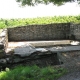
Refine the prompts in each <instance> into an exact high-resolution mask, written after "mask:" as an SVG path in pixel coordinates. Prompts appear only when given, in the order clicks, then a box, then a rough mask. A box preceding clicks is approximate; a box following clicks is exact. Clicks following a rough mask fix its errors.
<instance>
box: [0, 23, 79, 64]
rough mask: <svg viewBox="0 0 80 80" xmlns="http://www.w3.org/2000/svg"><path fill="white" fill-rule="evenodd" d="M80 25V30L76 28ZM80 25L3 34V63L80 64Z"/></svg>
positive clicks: (11, 30) (30, 28)
mask: <svg viewBox="0 0 80 80" xmlns="http://www.w3.org/2000/svg"><path fill="white" fill-rule="evenodd" d="M76 25H77V28H78V29H77V28H76V27H75V26H76ZM79 30H80V25H79V24H71V23H59V24H48V25H29V26H23V27H15V28H8V29H4V30H3V31H2V32H1V34H0V64H1V65H2V64H7V63H8V64H10V63H11V64H12V63H19V62H22V63H23V62H24V63H26V64H31V63H32V64H33V63H34V64H38V65H40V64H42V65H43V64H47V65H51V64H52V65H60V64H62V63H63V64H66V63H68V62H71V61H73V62H74V63H76V65H77V66H79V65H80V64H79V63H80V59H79V58H80V34H79Z"/></svg>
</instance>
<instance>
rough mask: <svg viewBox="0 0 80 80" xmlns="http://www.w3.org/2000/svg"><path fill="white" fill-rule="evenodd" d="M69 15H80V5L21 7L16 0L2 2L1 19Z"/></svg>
mask: <svg viewBox="0 0 80 80" xmlns="http://www.w3.org/2000/svg"><path fill="white" fill-rule="evenodd" d="M67 15H80V5H78V4H77V3H66V4H65V5H62V6H59V7H58V6H54V5H53V4H49V5H44V4H39V5H37V6H34V7H32V6H31V7H30V6H25V7H21V6H20V5H19V3H17V2H16V0H0V18H35V17H46V16H50V17H51V16H67Z"/></svg>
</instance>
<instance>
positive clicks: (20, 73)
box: [0, 66, 67, 80]
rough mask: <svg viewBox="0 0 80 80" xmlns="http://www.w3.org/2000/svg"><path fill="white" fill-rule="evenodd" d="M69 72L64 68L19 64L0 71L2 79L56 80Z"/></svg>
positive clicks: (0, 79)
mask: <svg viewBox="0 0 80 80" xmlns="http://www.w3.org/2000/svg"><path fill="white" fill-rule="evenodd" d="M65 73H67V70H65V69H63V68H53V67H50V66H49V67H44V68H40V67H38V66H18V67H15V68H14V69H12V70H9V69H6V71H1V72H0V80H55V79H57V78H59V77H60V76H62V75H64V74H65Z"/></svg>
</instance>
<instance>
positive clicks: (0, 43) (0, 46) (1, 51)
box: [0, 29, 8, 58]
mask: <svg viewBox="0 0 80 80" xmlns="http://www.w3.org/2000/svg"><path fill="white" fill-rule="evenodd" d="M7 33H8V32H7V29H4V30H3V31H2V32H1V34H0V57H1V58H2V57H4V56H5V51H6V49H7V46H8V34H7Z"/></svg>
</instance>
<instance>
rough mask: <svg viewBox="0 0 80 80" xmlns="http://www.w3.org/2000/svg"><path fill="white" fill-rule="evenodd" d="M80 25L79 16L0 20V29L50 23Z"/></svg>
mask: <svg viewBox="0 0 80 80" xmlns="http://www.w3.org/2000/svg"><path fill="white" fill-rule="evenodd" d="M68 22H73V23H80V16H58V17H56V16H54V17H42V18H41V17H38V18H24V19H0V29H2V28H9V27H17V26H26V25H34V24H51V23H68Z"/></svg>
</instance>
